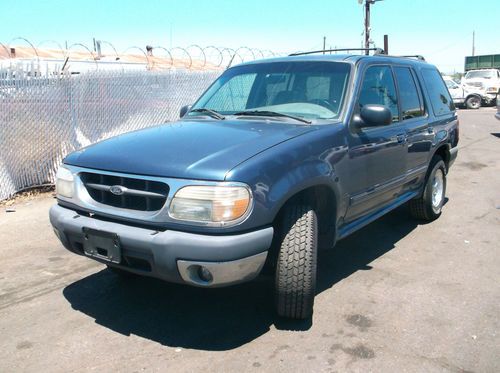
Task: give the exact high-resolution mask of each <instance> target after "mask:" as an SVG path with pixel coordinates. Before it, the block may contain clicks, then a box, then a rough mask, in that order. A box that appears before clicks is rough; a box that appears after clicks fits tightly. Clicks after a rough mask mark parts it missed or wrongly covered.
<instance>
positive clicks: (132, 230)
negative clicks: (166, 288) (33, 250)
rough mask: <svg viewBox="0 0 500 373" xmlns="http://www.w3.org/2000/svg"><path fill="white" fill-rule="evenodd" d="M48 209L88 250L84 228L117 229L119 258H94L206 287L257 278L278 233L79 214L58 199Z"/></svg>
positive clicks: (74, 247) (71, 242)
mask: <svg viewBox="0 0 500 373" xmlns="http://www.w3.org/2000/svg"><path fill="white" fill-rule="evenodd" d="M49 215H50V222H51V224H52V226H53V228H54V232H55V233H56V235H57V237H58V238H59V239H60V241H61V242H62V244H63V245H64V247H65V248H66V249H68V250H70V251H72V252H74V253H77V254H80V255H86V254H85V253H84V250H83V242H84V236H85V234H84V232H83V229H84V228H91V229H96V230H100V231H105V232H111V233H115V234H117V235H118V237H119V240H120V245H121V250H122V259H121V261H120V263H119V264H116V263H110V262H106V261H105V260H102V259H99V258H95V257H92V259H95V260H97V261H100V262H103V263H105V264H108V265H110V266H114V267H118V268H121V269H124V270H127V271H130V272H134V273H137V274H141V275H146V276H151V277H156V278H160V279H162V280H165V281H169V282H177V283H187V284H191V285H195V286H204V287H218V286H228V285H233V284H237V283H240V282H245V281H250V280H252V279H253V278H255V277H256V276H257V275H258V274H259V273H260V271H261V269H262V267H263V265H264V263H265V261H266V257H267V250H268V249H269V247H270V246H271V242H272V238H273V233H274V231H273V228H272V227H268V228H263V229H260V230H256V231H253V232H248V233H241V234H232V235H202V234H193V233H186V232H179V231H172V230H166V231H156V230H154V229H147V228H141V227H137V226H132V225H125V224H121V223H117V222H113V221H109V220H101V219H98V218H95V217H90V216H86V215H80V214H78V213H77V212H75V211H73V210H71V209H68V208H65V207H62V206H59V205H54V206H52V208H51V209H50V214H49ZM199 266H204V267H206V268H207V269H209V270H210V272H211V274H212V276H213V279H212V280H211V281H209V282H206V281H203V280H201V279H200V278H199V277H198V276H197V271H196V270H195V269H197V268H198V267H199Z"/></svg>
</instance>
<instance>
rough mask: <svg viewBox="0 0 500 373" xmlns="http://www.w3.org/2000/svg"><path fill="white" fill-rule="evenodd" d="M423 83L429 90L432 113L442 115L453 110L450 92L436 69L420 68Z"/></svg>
mask: <svg viewBox="0 0 500 373" xmlns="http://www.w3.org/2000/svg"><path fill="white" fill-rule="evenodd" d="M422 77H423V78H424V84H425V86H426V87H427V91H428V92H429V98H430V101H431V105H432V109H433V110H434V115H436V116H439V115H444V114H448V113H449V112H451V111H453V110H455V107H454V106H453V100H452V99H451V96H450V93H449V92H448V89H447V88H446V85H445V84H444V82H443V78H441V75H440V74H439V71H437V69H422Z"/></svg>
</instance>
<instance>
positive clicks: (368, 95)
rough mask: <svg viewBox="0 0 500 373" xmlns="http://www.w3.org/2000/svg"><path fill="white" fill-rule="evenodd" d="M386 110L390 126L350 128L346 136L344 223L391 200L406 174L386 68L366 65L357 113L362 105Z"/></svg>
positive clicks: (392, 89) (402, 140)
mask: <svg viewBox="0 0 500 373" xmlns="http://www.w3.org/2000/svg"><path fill="white" fill-rule="evenodd" d="M367 104H377V105H384V106H386V107H388V108H389V109H390V110H391V112H392V116H393V122H392V124H390V125H386V126H379V127H366V128H361V129H355V128H351V130H350V132H349V136H348V143H349V158H350V159H349V161H350V162H349V168H350V170H351V173H350V176H351V177H350V180H349V181H348V183H349V185H348V186H347V188H348V191H349V195H350V196H349V208H348V211H347V214H346V216H345V222H349V221H352V220H354V219H356V218H358V217H360V216H362V215H364V214H366V213H369V212H371V211H375V210H377V209H379V208H381V207H383V206H384V205H386V204H387V203H388V202H389V201H391V200H393V199H394V197H395V196H396V195H398V194H399V193H400V191H401V189H402V186H403V183H404V179H405V173H406V157H407V151H408V148H407V134H406V130H405V126H404V125H403V124H402V123H401V121H400V116H399V106H398V96H397V91H396V86H395V83H394V76H393V72H392V69H391V67H390V66H387V65H372V66H369V67H368V68H367V69H366V71H365V73H364V77H363V82H362V85H361V87H360V90H359V93H358V107H357V110H358V112H359V110H360V109H361V108H362V107H363V105H367Z"/></svg>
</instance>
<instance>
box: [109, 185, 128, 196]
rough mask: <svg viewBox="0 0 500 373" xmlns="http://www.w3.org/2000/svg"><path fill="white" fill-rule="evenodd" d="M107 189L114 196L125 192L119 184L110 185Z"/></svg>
mask: <svg viewBox="0 0 500 373" xmlns="http://www.w3.org/2000/svg"><path fill="white" fill-rule="evenodd" d="M109 191H110V192H111V193H113V194H114V195H115V196H121V195H122V194H123V193H125V188H124V187H122V186H121V185H112V186H110V187H109Z"/></svg>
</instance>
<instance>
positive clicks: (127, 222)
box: [50, 54, 459, 319]
mask: <svg viewBox="0 0 500 373" xmlns="http://www.w3.org/2000/svg"><path fill="white" fill-rule="evenodd" d="M458 137H459V127H458V120H457V115H456V112H455V109H454V106H453V101H452V98H451V97H450V94H449V92H448V90H447V88H446V85H445V83H444V82H443V79H442V78H441V75H440V73H439V71H438V70H437V69H436V67H434V66H432V65H430V64H428V63H426V62H425V61H423V60H422V58H420V59H413V58H407V57H392V56H387V55H383V54H378V55H371V56H364V55H363V56H360V55H320V56H317V55H312V54H304V55H294V56H289V57H284V58H276V59H269V60H262V61H255V62H251V63H244V64H241V65H238V66H235V67H232V68H229V69H227V70H226V71H225V72H224V73H223V74H222V75H221V76H220V77H219V78H218V79H217V80H216V81H215V82H214V83H213V84H212V85H211V86H210V87H209V88H208V89H207V91H206V92H205V93H203V95H202V96H201V97H200V98H199V99H198V101H197V102H196V103H194V105H193V106H189V107H184V108H182V109H181V119H180V120H179V121H177V122H175V123H168V124H161V125H158V126H156V127H152V128H148V129H144V130H140V131H136V132H131V133H127V134H123V135H120V136H117V137H114V138H111V139H108V140H105V141H102V142H100V143H97V144H94V145H91V146H89V147H86V148H84V149H81V150H78V151H76V152H73V153H71V154H70V155H68V156H67V157H66V158H65V159H64V161H63V164H62V165H61V167H60V168H59V170H58V172H57V181H56V190H57V204H56V205H55V206H53V207H52V208H51V210H50V221H51V223H52V225H53V228H54V231H55V233H56V235H57V237H58V238H59V239H60V240H61V242H62V244H63V245H64V246H65V247H66V248H67V249H68V250H70V251H72V252H74V253H77V254H80V255H85V256H87V257H89V258H92V259H95V260H97V261H99V262H102V263H105V264H106V265H107V266H108V267H109V269H110V270H112V271H114V272H116V273H119V274H122V275H125V274H130V273H134V274H140V275H146V276H152V277H157V278H160V279H163V280H166V281H170V282H176V283H183V284H189V285H194V286H201V287H218V286H228V285H234V284H237V283H241V282H244V281H250V280H252V279H254V278H255V277H256V276H257V275H259V274H260V273H261V272H262V271H267V272H268V273H272V274H273V275H274V278H275V281H274V284H275V285H274V286H275V294H276V309H277V313H278V315H280V316H284V317H288V318H295V319H303V318H308V317H310V316H311V315H312V312H313V302H314V296H315V285H316V269H317V254H318V249H319V248H320V247H325V248H332V247H333V246H334V245H335V242H336V241H338V240H340V239H342V238H344V237H346V236H348V235H350V234H351V233H353V232H355V231H356V230H358V229H360V228H362V227H363V226H365V225H367V224H369V223H370V222H372V221H374V220H375V219H377V218H379V217H380V216H382V215H384V214H386V213H387V212H389V211H391V210H393V209H394V208H396V207H398V206H400V205H402V204H405V203H407V204H408V206H409V211H410V212H411V214H412V215H413V216H415V217H416V218H418V219H421V220H426V221H431V220H434V219H436V218H438V217H439V216H440V214H441V209H442V207H443V202H444V200H445V192H446V175H447V173H448V170H449V168H450V166H451V165H452V163H453V162H454V160H455V158H456V156H457V143H458Z"/></svg>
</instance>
